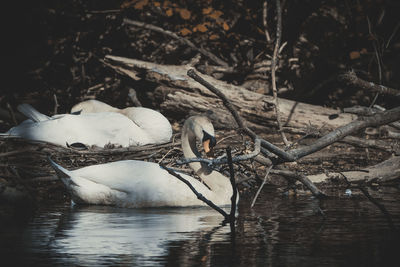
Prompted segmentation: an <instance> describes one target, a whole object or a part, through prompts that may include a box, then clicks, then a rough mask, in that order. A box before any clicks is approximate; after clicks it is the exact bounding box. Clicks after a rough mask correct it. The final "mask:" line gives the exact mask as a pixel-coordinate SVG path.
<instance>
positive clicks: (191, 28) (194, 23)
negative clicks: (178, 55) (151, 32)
mask: <svg viewBox="0 0 400 267" xmlns="http://www.w3.org/2000/svg"><path fill="white" fill-rule="evenodd" d="M211 2H212V0H208V1H204V4H205V5H206V6H205V7H204V8H202V9H201V12H198V11H197V10H189V9H188V8H187V7H181V6H179V5H178V4H177V3H173V2H171V1H168V0H165V1H151V0H128V1H125V2H123V3H122V4H121V8H122V9H128V8H133V9H135V10H139V11H140V10H144V9H145V8H149V9H151V8H156V9H158V10H159V11H161V13H162V14H164V15H165V16H166V17H168V18H172V17H177V18H180V19H182V20H183V23H182V24H181V25H179V26H180V30H178V31H179V33H180V35H181V36H190V35H191V34H193V33H196V32H197V33H202V34H205V33H208V39H209V40H217V39H219V38H220V35H219V34H221V32H227V31H229V30H230V26H229V21H226V20H225V19H224V18H223V15H224V13H223V12H222V11H220V10H216V9H214V8H213V7H211ZM221 30H222V31H221ZM215 31H216V32H215Z"/></svg>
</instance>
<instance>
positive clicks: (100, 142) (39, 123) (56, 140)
mask: <svg viewBox="0 0 400 267" xmlns="http://www.w3.org/2000/svg"><path fill="white" fill-rule="evenodd" d="M18 110H19V111H21V112H22V113H23V114H25V115H26V116H27V117H28V118H30V119H29V120H26V121H24V122H22V123H21V124H20V125H18V126H16V127H13V128H11V129H10V130H9V131H8V132H6V133H4V134H2V135H3V136H4V135H9V136H18V137H22V138H25V139H29V140H37V141H44V142H49V143H53V144H58V145H61V146H67V144H69V145H71V144H73V143H82V144H85V145H96V146H99V147H104V146H105V145H107V144H115V145H121V146H123V147H128V146H141V145H146V144H157V143H166V142H168V141H169V140H170V138H171V133H170V132H164V133H163V134H160V135H157V134H156V135H154V134H153V133H151V131H149V129H142V128H141V127H140V126H139V125H137V124H136V123H134V122H133V121H132V120H130V119H129V118H128V117H126V116H124V115H122V114H120V113H115V112H102V113H84V114H81V115H70V114H61V115H55V116H53V117H48V116H46V115H44V114H42V113H40V112H39V111H37V110H36V109H34V108H33V107H32V106H31V105H29V104H22V105H19V106H18ZM152 118H153V117H148V120H149V121H148V123H149V122H152V121H151V119H152ZM155 123H157V121H156V122H155ZM170 127H171V126H170ZM158 134H159V133H158Z"/></svg>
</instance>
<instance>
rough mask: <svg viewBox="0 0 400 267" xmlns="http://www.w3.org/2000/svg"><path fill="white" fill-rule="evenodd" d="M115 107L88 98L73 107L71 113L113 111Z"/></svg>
mask: <svg viewBox="0 0 400 267" xmlns="http://www.w3.org/2000/svg"><path fill="white" fill-rule="evenodd" d="M113 111H115V108H113V107H112V106H110V105H108V104H106V103H103V102H101V101H98V100H94V99H92V100H87V101H83V102H80V103H78V104H76V105H75V106H73V107H72V108H71V114H76V115H79V114H81V113H97V112H113Z"/></svg>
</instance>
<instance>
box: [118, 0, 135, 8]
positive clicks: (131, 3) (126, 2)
mask: <svg viewBox="0 0 400 267" xmlns="http://www.w3.org/2000/svg"><path fill="white" fill-rule="evenodd" d="M135 2H136V0H133V1H125V2H123V3H122V4H121V8H128V7H130V6H131V5H133V4H134V3H135Z"/></svg>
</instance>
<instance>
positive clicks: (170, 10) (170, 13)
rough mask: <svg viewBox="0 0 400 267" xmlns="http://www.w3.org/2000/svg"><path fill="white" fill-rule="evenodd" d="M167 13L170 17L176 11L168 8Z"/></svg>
mask: <svg viewBox="0 0 400 267" xmlns="http://www.w3.org/2000/svg"><path fill="white" fill-rule="evenodd" d="M165 14H167V16H168V17H171V16H172V15H173V14H174V12H173V11H172V9H171V8H168V9H167V11H165Z"/></svg>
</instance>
